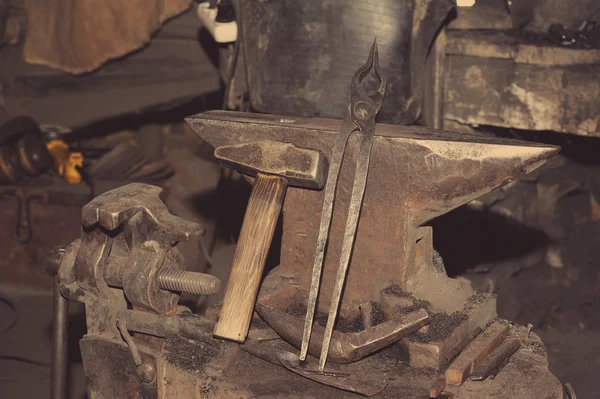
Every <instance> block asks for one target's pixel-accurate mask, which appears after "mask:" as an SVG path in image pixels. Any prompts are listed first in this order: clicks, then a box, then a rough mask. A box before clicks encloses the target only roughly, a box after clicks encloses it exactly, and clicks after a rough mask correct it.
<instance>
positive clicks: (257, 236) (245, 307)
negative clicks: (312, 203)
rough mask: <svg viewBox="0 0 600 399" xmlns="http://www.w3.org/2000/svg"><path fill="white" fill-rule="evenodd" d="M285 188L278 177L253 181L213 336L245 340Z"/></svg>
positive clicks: (263, 176)
mask: <svg viewBox="0 0 600 399" xmlns="http://www.w3.org/2000/svg"><path fill="white" fill-rule="evenodd" d="M286 189H287V180H286V179H284V178H281V177H278V176H272V175H265V174H260V173H259V174H258V176H257V178H256V181H255V182H254V187H253V188H252V194H251V195H250V201H249V202H248V208H247V209H246V215H245V216H244V222H243V224H242V230H241V231H240V238H239V240H238V243H237V247H236V250H235V256H234V258H233V264H232V265H231V273H230V275H229V280H228V282H227V288H226V291H225V298H224V299H223V307H222V308H221V314H220V316H219V321H218V322H217V324H216V325H215V329H214V331H213V334H214V335H215V336H216V337H220V338H225V339H229V340H232V341H236V342H244V341H245V340H246V336H247V335H248V329H249V327H250V320H251V319H252V314H253V312H254V303H255V302H256V296H257V294H258V286H259V283H260V280H261V277H262V273H263V270H264V268H265V261H266V259H267V254H268V252H269V247H270V246H271V241H272V239H273V233H274V232H275V226H276V224H277V219H279V213H280V212H281V205H282V204H283V199H284V197H285V192H286Z"/></svg>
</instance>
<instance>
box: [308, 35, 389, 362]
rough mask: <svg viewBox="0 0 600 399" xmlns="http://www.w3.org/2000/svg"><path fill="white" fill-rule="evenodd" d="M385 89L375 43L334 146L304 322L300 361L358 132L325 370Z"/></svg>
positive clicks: (325, 344)
mask: <svg viewBox="0 0 600 399" xmlns="http://www.w3.org/2000/svg"><path fill="white" fill-rule="evenodd" d="M371 72H373V75H374V76H375V77H376V78H377V79H378V80H379V88H378V89H377V91H375V92H374V93H373V94H371V95H369V94H367V92H366V91H365V90H364V89H363V88H362V87H361V83H363V81H364V80H365V78H366V77H367V75H369V74H370V73H371ZM385 87H386V80H385V77H383V76H382V75H381V74H380V73H379V54H378V52H377V42H373V46H372V47H371V52H370V54H369V58H368V59H367V62H366V63H365V64H364V65H363V66H362V67H360V68H359V69H358V70H357V71H356V73H355V74H354V76H353V77H352V82H351V84H350V99H351V102H350V105H349V106H348V112H347V113H346V116H345V118H344V120H343V121H342V126H341V128H340V131H339V133H338V136H337V138H336V141H335V143H334V147H333V153H332V156H331V160H330V166H329V174H328V176H327V183H326V185H325V199H324V202H323V211H322V214H321V225H320V229H319V238H318V240H317V249H316V253H315V263H314V266H313V274H312V281H311V286H310V292H309V298H308V305H307V310H306V319H305V322H304V323H305V324H304V335H303V338H302V347H301V350H300V360H304V359H306V353H307V351H308V343H309V341H310V334H311V331H312V324H313V319H314V314H315V306H316V302H317V295H318V292H319V283H320V280H321V270H322V266H323V256H324V251H325V244H326V242H327V237H328V235H329V228H330V226H331V216H332V213H333V201H334V197H335V191H336V186H337V180H338V176H339V172H340V167H341V164H342V160H343V158H344V151H345V149H346V142H347V141H348V137H349V136H350V134H351V133H353V132H355V131H358V134H359V135H360V151H359V154H358V160H357V163H356V172H355V175H354V185H353V189H352V197H351V200H350V206H349V209H348V218H347V221H346V230H345V232H344V241H343V243H342V252H341V256H340V263H339V265H338V271H337V276H336V279H335V286H334V290H333V294H332V298H331V307H330V309H329V316H328V319H327V326H326V328H325V335H324V337H323V346H322V348H321V357H320V360H319V370H321V371H322V370H323V368H324V367H325V362H326V360H327V354H328V352H329V344H330V341H331V335H332V333H333V327H334V324H335V319H336V316H337V312H338V308H339V304H340V297H341V294H342V288H343V286H344V280H345V279H346V272H347V270H348V263H349V260H350V255H351V253H352V247H353V245H354V236H355V233H356V227H357V224H358V217H359V215H360V210H361V206H362V200H363V196H364V193H365V186H366V183H367V174H368V171H369V158H370V156H371V148H372V146H373V136H374V133H375V116H376V115H377V113H378V112H379V109H380V108H381V104H382V103H383V99H384V97H385Z"/></svg>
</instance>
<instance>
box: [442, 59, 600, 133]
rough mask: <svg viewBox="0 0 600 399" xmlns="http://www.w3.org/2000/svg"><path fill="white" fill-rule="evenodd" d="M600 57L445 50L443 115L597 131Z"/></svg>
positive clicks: (520, 125) (482, 121)
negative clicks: (575, 59) (576, 59)
mask: <svg viewBox="0 0 600 399" xmlns="http://www.w3.org/2000/svg"><path fill="white" fill-rule="evenodd" d="M599 75H600V63H599V64H595V65H570V66H563V67H545V66H541V65H528V64H519V63H515V62H514V61H513V60H511V59H492V58H489V59H488V58H480V57H470V56H448V57H447V63H446V75H445V78H444V105H443V107H444V119H446V120H451V121H456V122H459V123H462V124H467V125H491V126H500V127H506V128H516V129H524V130H541V131H544V130H550V131H556V132H562V133H571V134H576V135H583V136H600V97H598V95H597V94H598V93H599V92H600V81H599V80H598V78H597V77H598V76H599Z"/></svg>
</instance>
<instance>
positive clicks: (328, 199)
mask: <svg viewBox="0 0 600 399" xmlns="http://www.w3.org/2000/svg"><path fill="white" fill-rule="evenodd" d="M353 128H354V123H353V122H352V119H351V118H350V110H348V115H347V116H346V118H345V119H344V121H343V122H342V127H341V128H340V131H339V133H338V135H337V137H336V139H335V143H334V146H333V153H332V155H331V162H330V164H329V174H328V175H327V182H326V183H325V199H324V200H323V210H322V212H321V225H320V227H319V238H318V239H317V250H316V252H315V263H314V265H313V273H312V280H311V283H310V290H309V293H308V303H307V305H306V318H305V320H304V334H303V336H302V345H301V347H300V360H301V361H303V360H304V359H306V353H307V352H308V343H309V342H310V334H311V332H312V326H313V320H314V317H315V307H316V304H317V296H318V294H319V285H320V282H321V271H322V269H323V257H324V255H325V244H326V243H327V237H328V236H329V227H330V226H331V215H332V214H333V200H334V199H335V190H336V187H337V181H338V177H339V174H340V167H341V166H342V161H343V159H344V152H345V150H346V143H347V142H348V137H350V134H351V133H352V131H353Z"/></svg>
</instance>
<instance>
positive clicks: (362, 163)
mask: <svg viewBox="0 0 600 399" xmlns="http://www.w3.org/2000/svg"><path fill="white" fill-rule="evenodd" d="M374 129H375V126H374V123H373V126H372V127H371V128H370V129H367V131H365V132H364V133H363V134H362V136H361V145H360V153H359V154H358V162H357V163H356V173H355V175H354V176H355V177H354V188H353V189H352V196H351V197H350V198H351V199H350V208H349V210H348V219H347V220H346V230H345V232H344V241H343V244H342V254H341V256H340V263H339V266H338V271H337V276H336V277H335V285H334V287H333V295H332V296H331V306H330V308H329V316H328V317H327V326H326V327H325V335H324V336H323V346H322V347H321V357H320V358H319V370H321V371H323V369H324V368H325V363H326V362H327V354H328V353H329V344H330V342H331V335H332V334H333V327H334V325H335V319H336V318H337V312H338V309H339V307H340V299H341V297H342V290H343V288H344V282H345V281H346V272H347V271H348V264H349V263H350V255H351V254H352V248H353V246H354V238H355V234H356V227H357V226H358V217H359V216H360V210H361V208H362V201H363V197H364V195H365V187H366V185H367V175H368V173H369V158H370V157H371V148H372V147H373V134H374Z"/></svg>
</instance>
